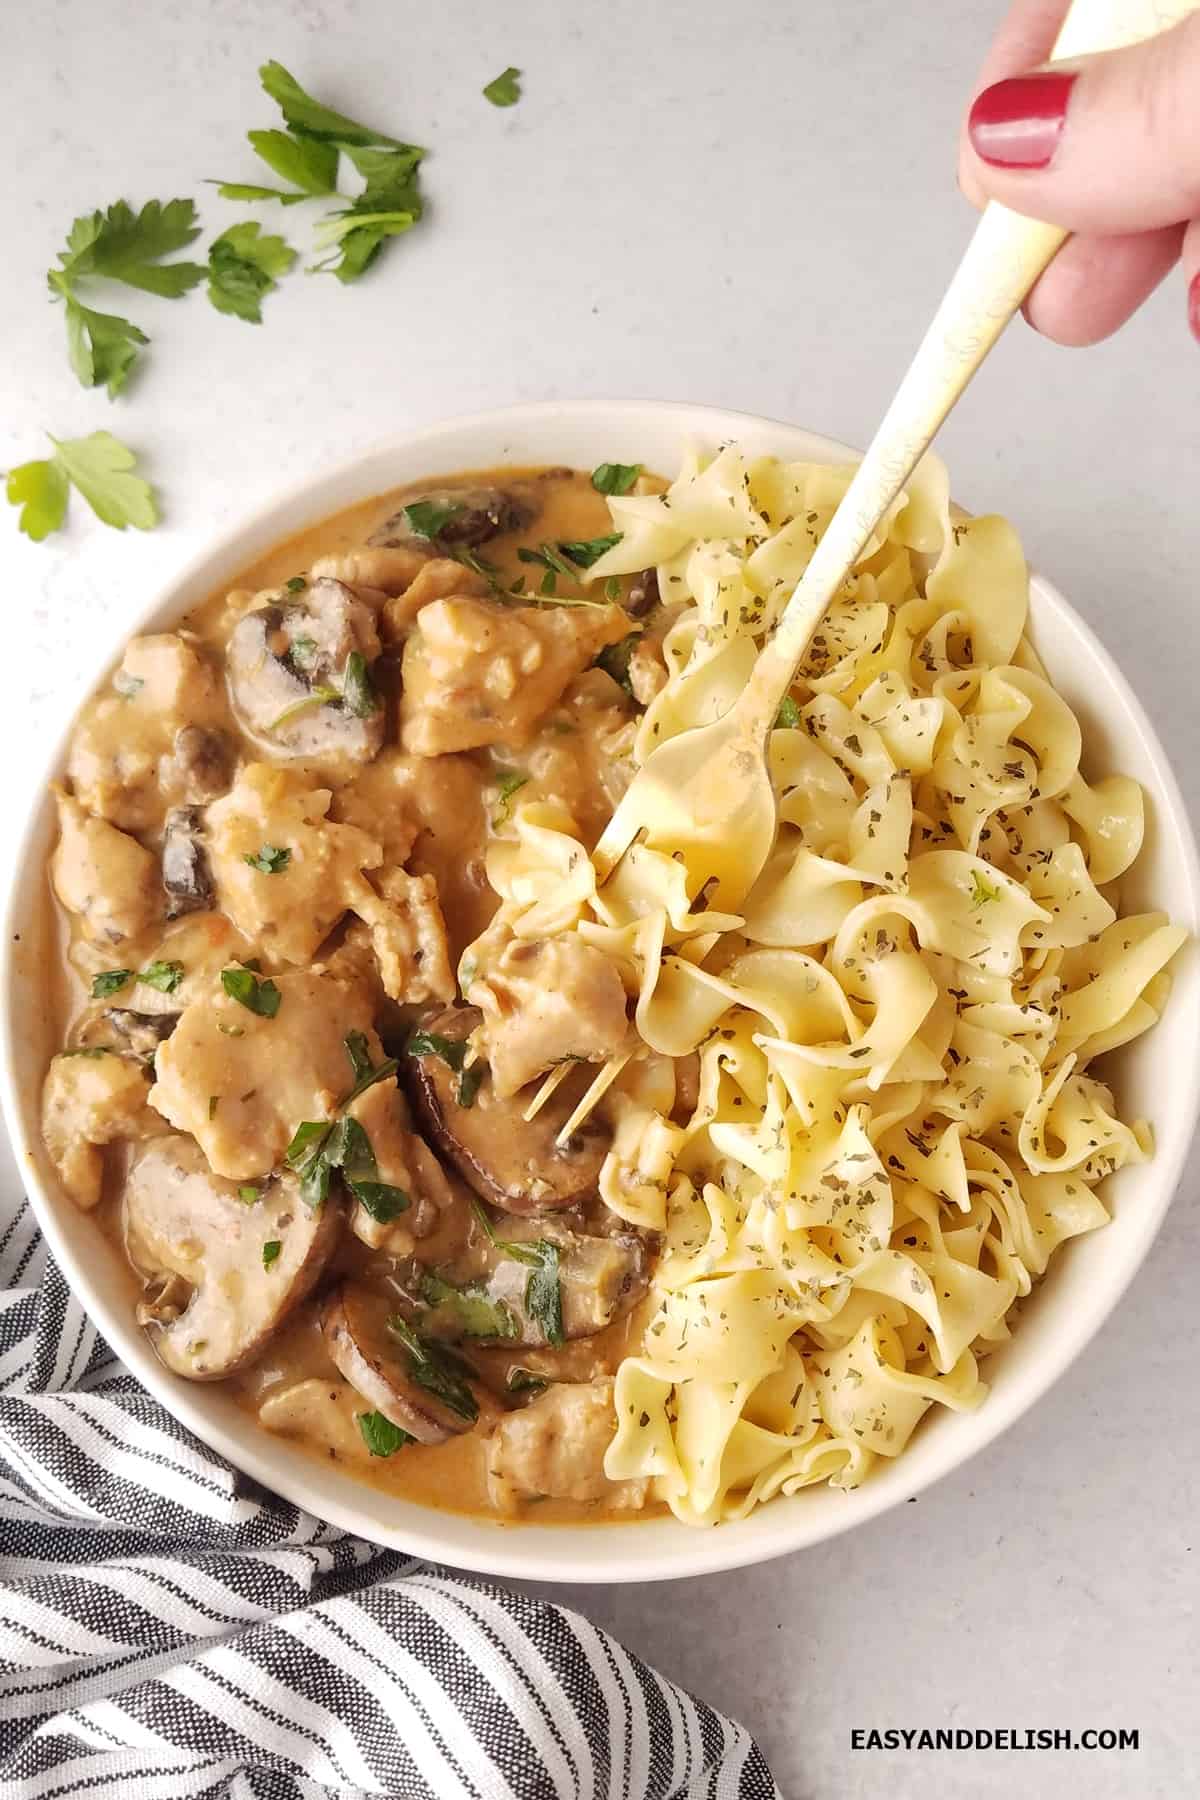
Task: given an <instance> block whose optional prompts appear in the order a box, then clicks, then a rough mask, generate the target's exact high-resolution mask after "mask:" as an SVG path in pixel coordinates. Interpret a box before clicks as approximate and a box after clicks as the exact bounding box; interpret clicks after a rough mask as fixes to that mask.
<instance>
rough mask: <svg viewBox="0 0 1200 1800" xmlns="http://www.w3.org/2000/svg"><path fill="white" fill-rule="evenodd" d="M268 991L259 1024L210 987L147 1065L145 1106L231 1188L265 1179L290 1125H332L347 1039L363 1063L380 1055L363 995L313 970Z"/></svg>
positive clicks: (346, 1083) (348, 1075) (347, 1083)
mask: <svg viewBox="0 0 1200 1800" xmlns="http://www.w3.org/2000/svg"><path fill="white" fill-rule="evenodd" d="M275 983H276V986H277V987H278V989H279V995H280V1000H279V1010H278V1012H277V1013H276V1014H275V1017H274V1018H264V1017H261V1016H260V1015H259V1014H257V1013H254V1012H251V1011H250V1010H249V1008H248V1007H245V1006H243V1005H242V1004H241V1002H240V1001H238V1000H235V999H233V998H232V997H231V996H230V995H228V994H226V993H225V991H224V989H223V988H222V986H221V984H220V983H219V982H215V983H214V984H213V986H212V988H211V989H210V990H209V992H208V993H207V994H206V995H204V996H203V997H201V998H199V999H196V1000H193V1001H192V1002H191V1004H190V1005H189V1006H187V1007H185V1009H184V1011H183V1014H182V1015H181V1017H180V1020H179V1023H178V1025H177V1026H176V1027H175V1030H174V1031H173V1032H172V1033H171V1036H170V1037H169V1038H168V1039H167V1040H166V1042H165V1043H164V1044H162V1045H161V1047H160V1048H159V1051H158V1055H157V1058H156V1062H155V1068H156V1072H157V1077H158V1079H157V1081H156V1082H155V1085H154V1086H153V1088H151V1090H150V1104H151V1106H153V1107H156V1108H157V1110H158V1111H159V1112H160V1113H161V1114H162V1116H163V1117H164V1118H165V1119H168V1120H169V1121H170V1123H171V1124H172V1125H174V1126H175V1128H176V1130H177V1131H190V1132H191V1134H192V1136H193V1137H194V1138H195V1139H196V1140H197V1142H198V1143H199V1144H200V1147H201V1149H202V1150H203V1151H204V1154H205V1156H206V1157H207V1158H208V1161H209V1165H210V1166H211V1168H212V1170H213V1172H214V1173H215V1174H217V1175H224V1176H227V1177H228V1178H229V1179H230V1180H231V1181H250V1180H252V1179H253V1178H254V1177H255V1176H258V1175H265V1174H267V1173H268V1171H269V1170H271V1169H273V1168H275V1167H277V1166H278V1164H279V1162H280V1161H281V1160H282V1157H283V1153H284V1151H285V1150H286V1149H287V1146H288V1144H289V1143H290V1142H291V1139H292V1136H293V1133H294V1132H295V1130H296V1127H297V1125H299V1124H301V1123H302V1122H303V1121H304V1120H307V1119H317V1120H319V1119H329V1118H332V1117H333V1114H334V1111H335V1108H336V1106H337V1104H338V1102H339V1100H340V1099H341V1098H342V1097H343V1096H344V1095H345V1094H346V1093H347V1092H348V1091H349V1089H350V1087H351V1085H352V1083H353V1079H354V1076H353V1069H352V1067H351V1064H350V1061H349V1059H348V1056H347V1052H346V1047H345V1041H344V1040H345V1038H346V1037H347V1035H348V1034H349V1033H350V1032H352V1031H357V1032H362V1033H363V1035H364V1037H365V1039H366V1042H367V1045H368V1048H369V1051H370V1054H371V1058H372V1061H374V1062H379V1061H380V1060H381V1059H382V1056H383V1052H382V1049H381V1048H380V1044H379V1040H378V1038H377V1037H376V1036H375V1033H374V1031H373V1030H372V1028H371V1006H370V1001H369V999H368V997H367V994H366V990H365V989H364V988H363V987H361V986H359V985H357V984H355V983H352V982H343V981H339V980H337V979H336V978H335V977H333V976H332V975H327V974H321V973H318V972H317V971H315V970H304V971H302V972H298V973H296V974H293V975H278V976H276V977H275Z"/></svg>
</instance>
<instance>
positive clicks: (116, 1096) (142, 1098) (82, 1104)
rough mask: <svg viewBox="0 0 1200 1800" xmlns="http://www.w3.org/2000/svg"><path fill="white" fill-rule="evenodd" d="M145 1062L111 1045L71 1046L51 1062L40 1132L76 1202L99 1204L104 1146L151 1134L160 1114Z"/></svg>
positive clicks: (156, 1128) (158, 1124) (84, 1205)
mask: <svg viewBox="0 0 1200 1800" xmlns="http://www.w3.org/2000/svg"><path fill="white" fill-rule="evenodd" d="M149 1092H150V1076H149V1075H148V1074H147V1072H146V1069H145V1067H144V1065H143V1064H142V1063H141V1062H138V1061H135V1060H133V1059H132V1058H130V1057H127V1056H118V1055H117V1054H116V1053H115V1052H114V1051H111V1050H74V1051H72V1050H67V1051H64V1052H63V1054H62V1055H61V1056H56V1057H55V1058H54V1059H53V1061H52V1062H51V1064H50V1068H49V1070H48V1072H47V1075H46V1081H45V1085H44V1087H43V1088H42V1136H43V1137H44V1138H45V1140H46V1145H47V1147H48V1149H49V1151H50V1154H51V1156H52V1157H53V1159H54V1166H55V1168H56V1169H57V1170H58V1173H59V1178H60V1179H61V1181H62V1184H63V1186H64V1187H65V1188H66V1190H67V1192H68V1194H70V1196H71V1198H72V1200H74V1202H75V1204H76V1206H79V1207H82V1208H84V1210H85V1211H86V1210H87V1209H88V1208H90V1207H93V1206H95V1204H96V1202H97V1201H98V1200H99V1198H100V1190H101V1187H102V1185H103V1181H104V1146H105V1145H106V1144H111V1143H113V1142H114V1141H115V1140H116V1139H117V1138H144V1137H151V1136H153V1135H154V1133H155V1132H158V1131H161V1130H162V1129H163V1124H162V1120H161V1119H160V1118H159V1117H158V1115H157V1113H154V1112H152V1111H151V1110H150V1108H149V1107H148V1106H147V1105H146V1100H147V1096H148V1095H149Z"/></svg>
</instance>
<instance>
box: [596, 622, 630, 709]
mask: <svg viewBox="0 0 1200 1800" xmlns="http://www.w3.org/2000/svg"><path fill="white" fill-rule="evenodd" d="M638 636H639V634H638V633H637V632H636V631H631V632H630V634H629V636H628V637H623V638H622V639H621V640H620V642H619V643H616V644H609V645H607V646H606V647H605V649H603V650H602V651H601V652H600V654H599V656H598V657H597V658H596V661H595V664H594V665H593V666H594V667H595V668H597V669H603V670H604V673H605V674H606V675H611V676H612V678H613V680H614V681H615V682H616V684H617V686H618V687H623V688H624V689H625V692H626V693H627V694H632V692H633V682H632V681H631V680H630V676H629V659H630V657H631V656H632V655H633V648H634V645H635V644H636V643H637V641H638Z"/></svg>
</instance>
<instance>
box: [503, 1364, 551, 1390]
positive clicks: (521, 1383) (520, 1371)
mask: <svg viewBox="0 0 1200 1800" xmlns="http://www.w3.org/2000/svg"><path fill="white" fill-rule="evenodd" d="M504 1385H505V1387H506V1388H507V1390H508V1392H509V1393H510V1394H540V1393H541V1392H542V1391H543V1389H544V1388H548V1387H549V1385H550V1376H549V1375H539V1374H538V1372H537V1370H536V1369H526V1368H525V1367H523V1365H522V1364H521V1363H514V1364H513V1366H512V1368H511V1369H510V1370H509V1371H508V1374H507V1375H506V1376H505V1377H504Z"/></svg>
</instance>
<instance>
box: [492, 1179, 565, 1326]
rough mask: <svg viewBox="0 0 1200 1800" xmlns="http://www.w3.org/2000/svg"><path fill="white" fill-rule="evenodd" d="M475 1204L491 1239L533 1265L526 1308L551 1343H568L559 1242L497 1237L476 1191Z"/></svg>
mask: <svg viewBox="0 0 1200 1800" xmlns="http://www.w3.org/2000/svg"><path fill="white" fill-rule="evenodd" d="M471 1205H472V1207H473V1209H474V1212H475V1217H476V1218H477V1219H478V1220H479V1223H480V1225H481V1226H482V1227H483V1231H484V1235H485V1236H486V1237H487V1239H488V1242H489V1243H491V1244H494V1245H495V1247H496V1249H497V1250H502V1251H503V1252H504V1254H505V1255H506V1256H511V1257H512V1258H513V1260H514V1261H515V1262H521V1263H525V1264H527V1265H528V1266H529V1268H530V1271H531V1272H530V1275H529V1278H528V1280H527V1281H526V1283H525V1311H526V1312H527V1313H528V1315H529V1317H530V1318H531V1319H532V1320H533V1322H534V1324H535V1325H536V1326H537V1327H538V1329H539V1330H540V1331H541V1334H542V1336H543V1337H544V1338H545V1340H546V1342H547V1343H548V1344H554V1345H561V1344H564V1343H565V1342H566V1336H565V1334H564V1331H563V1316H562V1288H561V1285H560V1282H559V1251H558V1245H557V1244H552V1243H551V1242H550V1241H549V1239H547V1238H537V1239H536V1240H535V1241H534V1242H533V1243H531V1244H524V1243H517V1242H515V1241H514V1240H513V1239H512V1238H502V1237H497V1235H496V1228H495V1226H494V1225H493V1224H492V1221H491V1220H490V1219H489V1218H488V1215H487V1212H486V1210H485V1209H484V1207H483V1205H482V1203H481V1202H480V1201H479V1200H478V1199H476V1197H475V1195H474V1194H472V1196H471Z"/></svg>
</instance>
